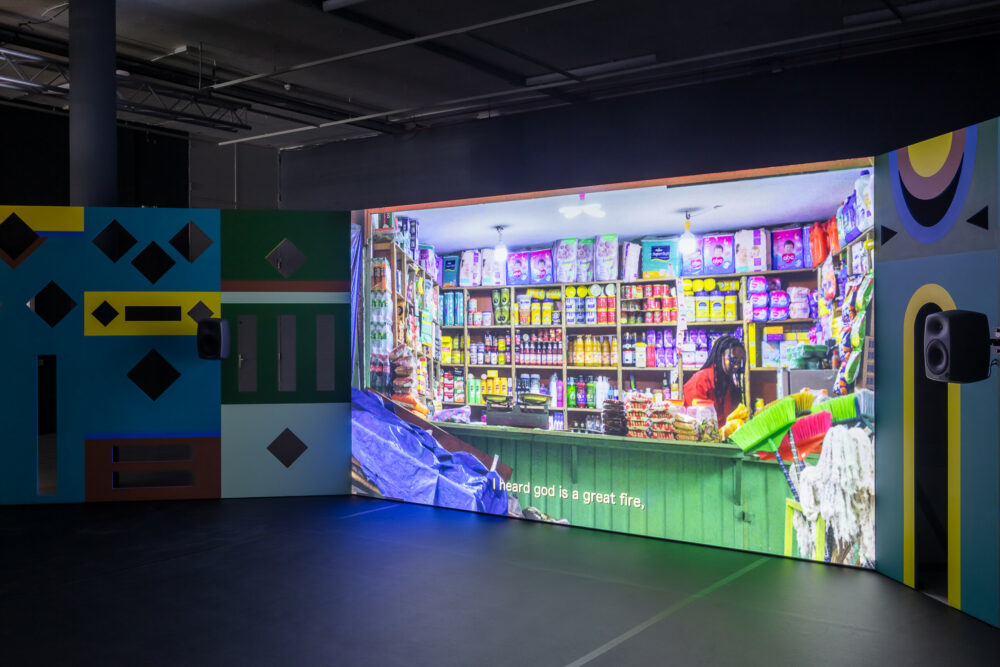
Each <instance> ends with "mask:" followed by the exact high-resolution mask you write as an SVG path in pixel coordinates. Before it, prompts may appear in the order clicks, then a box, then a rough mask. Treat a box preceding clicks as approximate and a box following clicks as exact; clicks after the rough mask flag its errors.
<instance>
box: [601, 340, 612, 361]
mask: <svg viewBox="0 0 1000 667" xmlns="http://www.w3.org/2000/svg"><path fill="white" fill-rule="evenodd" d="M601 365H602V366H610V365H611V343H610V341H608V338H607V336H605V337H604V343H603V344H602V345H601Z"/></svg>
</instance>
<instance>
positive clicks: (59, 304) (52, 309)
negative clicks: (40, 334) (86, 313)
mask: <svg viewBox="0 0 1000 667" xmlns="http://www.w3.org/2000/svg"><path fill="white" fill-rule="evenodd" d="M28 308H30V309H31V310H32V311H34V313H35V315H38V316H39V317H40V318H42V319H43V320H45V322H46V324H48V325H49V326H50V327H54V326H55V325H57V324H59V322H61V321H62V318H64V317H66V315H68V314H69V311H71V310H73V309H74V308H76V301H74V300H73V299H72V298H70V295H69V294H66V292H64V291H63V289H62V288H61V287H59V285H56V284H55V283H54V282H51V281H50V282H49V284H48V285H46V286H45V287H43V288H42V291H41V292H39V293H38V294H36V295H35V296H34V297H33V298H32V299H31V300H30V301H28Z"/></svg>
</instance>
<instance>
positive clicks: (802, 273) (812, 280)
mask: <svg viewBox="0 0 1000 667" xmlns="http://www.w3.org/2000/svg"><path fill="white" fill-rule="evenodd" d="M759 275H765V276H778V277H783V278H785V279H787V280H788V283H789V284H800V285H801V284H804V283H808V284H809V285H810V286H812V287H814V286H816V285H818V279H817V269H796V270H782V271H766V272H755V273H743V274H731V275H725V276H715V278H717V279H720V280H738V281H739V282H740V290H739V297H738V302H739V304H740V305H739V309H740V312H742V309H743V304H745V303H746V278H748V277H751V276H759ZM683 280H684V279H683V278H675V279H653V280H637V281H622V280H615V281H606V282H596V283H585V284H584V283H553V284H548V285H514V286H505V287H493V286H487V287H442V288H441V292H442V294H443V293H445V292H458V293H460V294H461V297H462V303H463V304H464V308H465V309H466V310H465V311H464V313H463V320H464V321H465V325H463V326H446V327H442V330H443V331H444V332H445V333H446V334H451V335H453V336H454V335H461V336H462V337H463V340H464V341H466V343H468V341H469V337H470V336H471V337H472V339H473V340H472V342H479V338H480V336H481V334H482V333H494V332H496V333H500V332H503V333H508V332H509V335H510V336H511V342H512V344H513V343H514V342H515V336H516V335H517V332H519V331H520V332H529V331H537V330H552V329H555V330H557V331H558V332H559V334H560V335H561V336H562V342H563V362H562V363H561V364H558V365H542V364H517V363H508V364H503V365H489V364H469V363H467V362H468V348H467V347H466V348H465V349H464V351H463V355H464V360H465V362H466V363H463V364H445V367H446V368H452V369H457V368H462V369H463V370H464V371H465V377H466V382H468V378H469V377H470V371H471V372H472V373H477V374H478V372H479V371H486V370H490V369H496V370H498V371H500V375H501V376H504V377H510V378H511V379H512V381H513V382H516V381H517V376H518V374H519V373H521V372H522V371H523V372H529V371H530V372H531V373H538V374H539V375H540V376H541V378H540V379H541V380H542V382H543V383H546V382H547V381H548V378H549V376H551V374H552V373H553V372H554V373H556V374H557V375H559V377H560V378H562V380H563V382H564V383H565V382H566V379H567V378H568V377H570V376H573V377H576V376H577V375H580V374H582V375H585V376H594V377H597V376H601V375H604V376H607V377H608V378H609V379H610V380H611V381H613V382H615V386H616V387H617V389H618V390H619V391H622V390H624V389H625V384H626V383H627V382H629V380H630V378H633V377H634V378H635V380H636V384H637V385H638V386H640V387H641V386H653V385H660V384H661V383H662V379H663V378H664V376H666V377H668V378H669V376H670V374H671V373H672V372H676V373H677V375H678V383H679V384H680V385H681V387H683V384H684V381H685V380H686V379H687V378H688V377H690V376H691V375H692V374H694V373H695V372H697V371H699V370H701V366H700V365H699V366H693V365H691V366H684V365H681V363H680V355H679V354H678V364H677V365H673V366H669V367H660V368H642V367H636V366H622V365H621V347H622V334H623V333H624V332H635V331H638V330H646V329H673V330H674V331H675V332H680V331H684V330H686V329H713V330H736V329H742V330H743V340H744V341H747V340H748V335H747V333H748V331H747V330H748V329H749V327H754V326H758V327H763V326H774V325H789V326H800V325H806V324H808V325H811V324H813V320H809V319H805V320H797V319H796V320H786V321H784V322H762V323H753V322H746V321H744V320H743V319H742V318H741V319H738V320H737V321H725V322H718V321H715V322H711V321H706V322H701V321H694V322H687V321H685V320H684V319H683V297H680V298H679V299H678V311H679V314H680V317H679V321H677V322H662V323H647V322H641V323H634V324H629V323H624V322H622V319H623V315H627V314H628V312H637V311H623V310H622V307H623V303H630V302H631V303H634V302H638V301H644V300H645V298H642V299H638V298H635V299H622V298H621V294H622V293H623V287H625V286H627V285H646V284H667V285H670V286H671V287H673V288H674V289H675V293H676V294H678V295H680V294H682V293H683ZM592 284H599V285H601V286H602V287H604V286H607V285H613V286H614V288H615V322H614V323H612V324H578V323H572V324H566V321H565V312H564V311H563V313H562V317H561V318H560V323H559V324H541V325H533V324H518V323H517V321H516V319H517V311H516V301H517V299H516V297H517V295H519V294H524V293H525V290H528V289H543V290H546V291H547V290H559V292H560V297H561V301H562V303H565V299H566V288H567V287H574V288H582V287H589V286H590V285H592ZM504 288H506V289H509V290H511V297H510V303H511V310H512V312H511V317H510V320H511V323H510V324H504V325H492V326H488V327H487V326H478V327H477V326H470V325H469V324H468V310H467V309H468V301H469V299H470V298H475V299H477V301H478V300H479V299H483V301H482V303H483V305H485V297H487V296H489V295H491V293H492V291H493V290H494V289H504ZM661 298H662V297H661ZM478 305H479V304H478V303H477V308H478ZM638 312H642V311H638ZM738 314H740V313H738ZM586 334H591V335H594V336H597V337H604V336H612V335H613V336H615V338H616V340H617V341H618V349H619V358H618V359H616V360H615V361H616V365H613V366H582V365H577V364H568V363H566V360H567V354H568V350H569V344H570V339H571V338H572V337H574V336H578V335H586ZM508 352H509V353H510V354H512V355H513V350H509V351H508ZM761 370H767V371H770V372H771V373H775V371H776V369H759V368H754V369H751V368H747V370H746V377H745V384H746V387H747V390H748V392H749V391H751V382H753V383H754V384H755V385H756V384H759V382H768V381H769V382H770V383H771V384H774V383H775V379H772V380H767V379H759V380H758V379H757V378H756V377H755V379H754V380H753V381H752V380H751V373H753V375H754V376H758V375H760V373H758V371H761ZM466 386H467V385H466ZM456 405H462V404H461V403H456ZM472 407H474V408H477V407H479V408H481V407H485V406H483V405H475V404H473V405H472ZM559 411H561V412H562V413H563V420H564V423H565V424H566V426H567V428H569V426H570V421H569V419H570V413H578V414H586V413H598V412H600V411H599V410H596V409H586V408H575V407H573V408H570V407H566V406H564V407H563V408H561V409H559Z"/></svg>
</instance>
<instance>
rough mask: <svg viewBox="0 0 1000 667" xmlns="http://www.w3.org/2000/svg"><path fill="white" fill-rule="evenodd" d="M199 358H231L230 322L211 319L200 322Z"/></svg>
mask: <svg viewBox="0 0 1000 667" xmlns="http://www.w3.org/2000/svg"><path fill="white" fill-rule="evenodd" d="M198 356H199V357H201V358H202V359H226V358H227V357H229V322H228V321H227V320H221V319H219V318H216V317H210V318H207V319H204V320H201V321H200V322H198Z"/></svg>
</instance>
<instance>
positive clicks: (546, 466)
mask: <svg viewBox="0 0 1000 667" xmlns="http://www.w3.org/2000/svg"><path fill="white" fill-rule="evenodd" d="M446 428H452V427H446ZM454 430H455V432H456V434H457V435H459V436H460V437H462V438H463V439H464V440H466V441H467V442H468V443H469V444H471V445H473V446H475V447H478V448H479V449H481V450H483V451H485V452H487V453H489V454H491V455H492V454H500V458H501V460H502V461H503V462H504V463H505V464H507V465H509V466H510V467H511V468H512V469H513V471H514V472H513V476H512V478H511V480H512V481H514V482H517V483H519V484H525V483H527V484H529V485H530V486H531V488H532V489H534V488H535V487H536V486H543V487H546V488H553V489H554V491H555V492H556V496H555V497H552V498H550V497H535V496H534V494H532V493H529V494H524V493H517V494H515V495H516V497H517V498H518V500H519V502H520V503H521V506H522V507H529V506H533V507H536V508H538V509H539V510H540V511H542V512H545V513H546V514H549V515H550V516H552V517H554V518H556V519H568V520H569V522H570V523H571V524H573V525H575V526H583V527H587V528H600V529H606V530H614V531H617V532H623V533H631V534H635V535H642V536H649V537H665V538H669V539H675V540H683V541H687V542H696V543H702V544H711V545H716V546H723V547H730V548H736V549H744V548H746V549H751V550H754V551H762V552H765V553H773V554H781V553H783V550H784V516H785V515H784V512H785V497H786V496H787V495H789V494H788V488H787V483H786V482H785V478H784V475H783V474H782V473H781V469H780V468H778V466H777V465H775V464H773V463H758V462H753V461H750V460H745V461H744V460H742V459H733V458H730V457H728V456H727V455H723V456H718V457H714V456H706V455H699V454H696V453H690V454H688V453H682V451H683V450H681V449H678V448H675V449H671V450H668V451H661V450H658V449H657V448H656V447H651V448H650V447H647V446H645V444H640V445H639V446H638V447H637V448H636V449H634V450H630V449H629V448H628V447H624V446H622V447H602V446H600V444H598V443H599V441H597V442H595V441H594V440H593V439H587V438H583V439H581V442H583V443H584V445H579V446H578V445H573V444H571V443H572V442H573V438H567V437H566V435H565V434H560V435H553V436H550V435H532V436H531V437H530V438H526V437H520V438H514V437H510V435H509V434H508V435H504V434H499V433H497V432H495V431H489V432H487V431H482V432H479V433H475V432H472V431H474V429H465V428H461V427H459V428H455V429H454ZM692 452H694V450H692ZM574 457H575V462H576V463H575V478H576V481H575V483H574V481H573V473H574ZM737 461H741V462H742V465H741V466H740V467H741V469H742V471H743V480H742V499H741V500H742V502H741V503H740V504H738V503H737V502H735V501H734V498H733V493H734V484H735V474H736V473H735V470H736V467H737ZM560 487H561V488H562V489H565V490H566V491H567V493H568V495H569V498H566V499H562V498H560V497H559V489H560ZM574 492H576V493H577V494H579V496H578V497H579V498H580V499H579V500H573V496H572V494H573V493H574ZM585 492H597V493H615V494H616V497H615V503H616V504H614V505H610V504H603V503H594V502H591V503H589V504H585V503H584V502H583V501H582V496H583V494H584V493H585ZM623 492H624V493H628V494H629V495H631V496H638V497H639V498H640V499H641V501H642V503H643V505H644V507H645V509H639V508H634V507H626V506H622V505H621V502H620V501H621V498H620V496H619V495H617V494H621V493H623ZM740 512H746V513H747V515H748V518H749V520H748V521H743V520H742V519H740V518H739V517H738V514H739V513H740Z"/></svg>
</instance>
